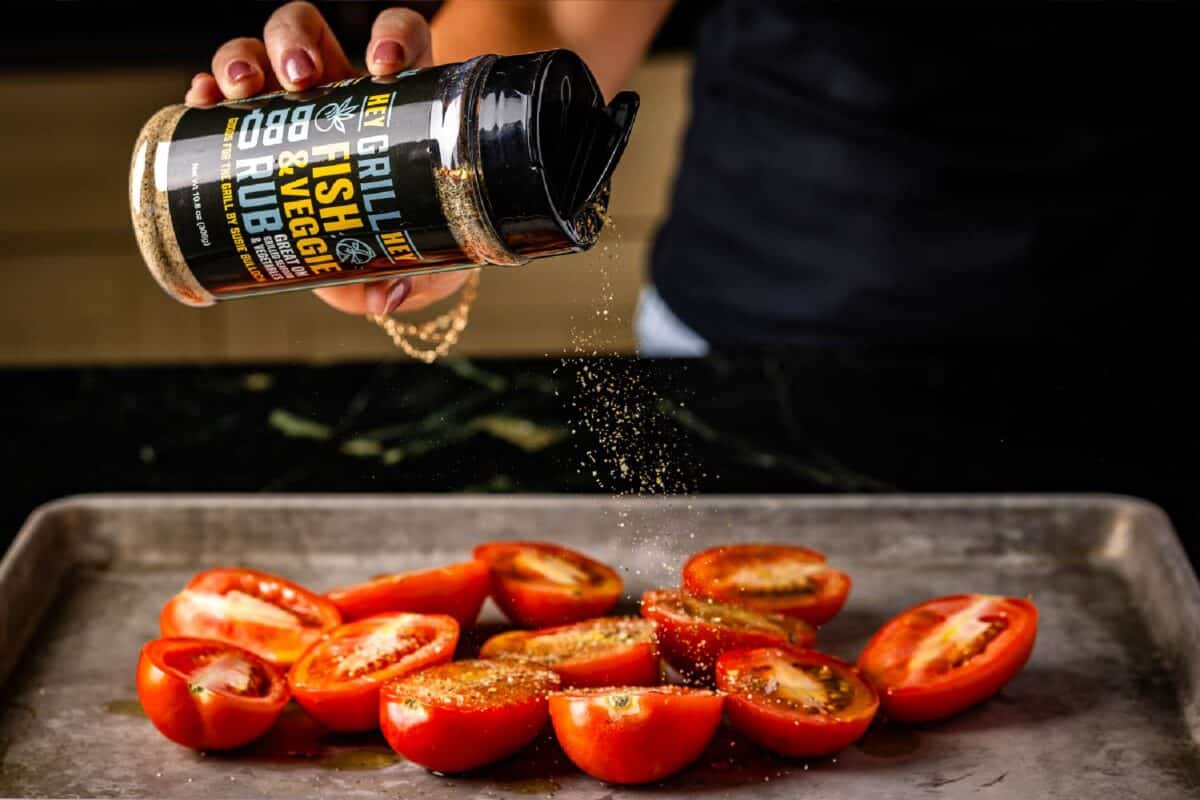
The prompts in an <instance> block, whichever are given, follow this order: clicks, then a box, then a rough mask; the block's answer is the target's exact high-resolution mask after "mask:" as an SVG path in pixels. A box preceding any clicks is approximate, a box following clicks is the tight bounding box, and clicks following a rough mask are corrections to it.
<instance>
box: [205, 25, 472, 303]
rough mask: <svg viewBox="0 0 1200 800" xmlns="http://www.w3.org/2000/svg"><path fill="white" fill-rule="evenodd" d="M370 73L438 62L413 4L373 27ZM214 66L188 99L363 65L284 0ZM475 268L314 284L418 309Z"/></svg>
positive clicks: (332, 76)
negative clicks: (257, 31) (256, 34)
mask: <svg viewBox="0 0 1200 800" xmlns="http://www.w3.org/2000/svg"><path fill="white" fill-rule="evenodd" d="M366 63H367V69H368V70H369V71H370V73H371V74H372V75H393V74H395V73H397V72H401V71H403V70H406V69H410V68H412V67H428V66H432V65H433V48H432V44H431V37H430V32H429V25H428V24H427V23H426V22H425V19H424V18H423V17H422V16H421V15H420V14H418V13H417V12H415V11H412V10H411V9H407V8H389V9H386V10H384V11H382V12H380V14H379V16H378V17H376V19H375V24H374V26H373V27H372V28H371V41H370V42H369V43H368V44H367V51H366ZM211 70H212V71H211V72H201V73H198V74H197V75H196V76H195V77H194V78H192V85H191V87H190V88H189V89H188V92H187V96H186V97H185V102H186V103H187V104H188V105H190V106H209V105H213V104H215V103H219V102H221V101H223V100H242V99H245V98H247V97H253V96H255V95H257V94H262V93H263V92H274V91H279V90H281V89H282V90H286V91H290V92H298V91H302V90H304V89H309V88H311V87H313V86H318V85H320V84H324V83H330V82H333V81H339V80H343V79H345V78H353V77H355V76H356V75H357V74H358V72H357V71H356V70H355V69H354V68H353V67H352V66H351V65H350V60H349V59H348V58H347V57H346V54H345V52H344V51H343V50H342V46H341V44H339V43H338V40H337V37H335V36H334V34H333V31H332V30H331V29H330V28H329V25H328V23H326V21H325V19H324V17H322V16H321V12H319V11H318V10H317V9H316V8H315V7H313V6H312V5H310V4H309V3H305V2H293V3H288V4H287V5H284V6H281V7H280V8H279V9H277V10H276V11H275V13H274V14H272V15H271V17H270V19H268V20H267V24H266V26H265V27H264V28H263V36H262V38H261V39H255V38H250V37H242V38H238V39H231V40H230V41H228V42H226V43H225V44H223V45H222V46H221V47H220V48H219V49H218V50H217V52H216V53H215V54H214V55H213V59H212V67H211ZM470 274H471V271H470V270H455V271H453V272H441V273H435V274H433V275H419V276H413V277H408V278H399V279H396V280H390V281H375V282H373V283H358V284H351V285H348V286H331V287H326V288H323V289H316V290H314V294H316V295H317V296H318V297H320V298H321V299H322V300H324V301H325V302H326V303H328V304H329V305H331V306H333V307H334V308H336V309H338V310H339V311H345V312H347V313H350V314H389V313H391V312H393V311H396V310H398V309H399V310H402V311H415V310H418V309H421V308H424V307H425V306H428V305H430V304H432V303H436V302H437V301H438V300H441V299H443V298H446V297H448V296H450V295H452V294H454V292H456V291H458V289H459V288H460V287H462V285H463V283H465V282H466V280H467V277H468V276H469V275H470Z"/></svg>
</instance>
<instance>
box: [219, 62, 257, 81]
mask: <svg viewBox="0 0 1200 800" xmlns="http://www.w3.org/2000/svg"><path fill="white" fill-rule="evenodd" d="M225 74H226V75H228V76H229V80H231V81H233V82H234V83H237V82H238V81H240V80H245V79H246V78H249V77H250V76H251V75H253V74H254V67H252V66H250V64H249V62H246V61H242V60H241V59H240V58H239V59H238V60H237V61H230V62H229V66H227V67H226V68H225Z"/></svg>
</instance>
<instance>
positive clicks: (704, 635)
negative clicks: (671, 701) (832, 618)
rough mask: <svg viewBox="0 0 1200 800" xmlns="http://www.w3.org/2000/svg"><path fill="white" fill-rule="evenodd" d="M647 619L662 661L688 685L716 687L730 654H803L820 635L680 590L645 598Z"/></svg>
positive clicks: (789, 622)
mask: <svg viewBox="0 0 1200 800" xmlns="http://www.w3.org/2000/svg"><path fill="white" fill-rule="evenodd" d="M642 616H643V617H645V618H646V619H649V620H652V621H653V622H654V623H655V627H656V631H655V636H656V638H657V639H658V646H659V649H660V651H661V652H662V655H663V658H665V659H666V660H667V663H668V664H670V665H671V666H673V667H674V668H675V669H676V670H678V671H679V673H680V674H681V675H682V676H683V677H684V678H685V679H686V680H688V681H689V682H711V681H712V677H713V664H714V663H715V662H716V660H717V657H718V656H720V655H721V654H722V653H724V652H726V651H729V650H743V649H747V648H752V647H771V646H777V647H790V648H796V649H801V650H804V649H807V648H809V647H812V644H813V642H814V641H815V640H816V632H815V631H814V630H813V629H812V627H811V626H810V625H809V624H808V623H806V622H804V621H803V620H799V619H795V618H793V617H785V616H781V615H778V614H760V613H758V612H756V611H752V610H750V609H747V608H743V607H741V606H735V605H730V604H727V603H720V602H717V601H715V600H708V599H704V598H700V597H694V596H692V595H690V594H688V593H687V592H683V591H679V590H678V589H656V590H653V591H649V592H646V593H645V594H644V595H642Z"/></svg>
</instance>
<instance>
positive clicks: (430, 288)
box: [387, 269, 473, 313]
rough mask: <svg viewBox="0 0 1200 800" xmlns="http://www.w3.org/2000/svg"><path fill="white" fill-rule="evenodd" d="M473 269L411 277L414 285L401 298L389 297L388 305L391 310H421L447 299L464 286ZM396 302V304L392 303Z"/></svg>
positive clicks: (393, 295) (389, 311)
mask: <svg viewBox="0 0 1200 800" xmlns="http://www.w3.org/2000/svg"><path fill="white" fill-rule="evenodd" d="M472 271H473V270H464V269H460V270H454V271H453V272H436V273H434V274H433V275H418V276H416V277H414V278H409V279H408V280H411V281H412V286H411V287H409V289H408V291H406V292H405V293H404V294H403V295H402V296H401V297H400V298H399V299H397V298H396V296H395V294H394V292H395V291H396V290H395V289H393V294H392V295H390V296H389V297H388V302H387V305H388V306H391V307H390V308H389V310H388V313H391V311H420V310H421V309H423V308H425V307H426V306H431V305H433V304H434V303H436V302H438V301H439V300H445V299H446V298H447V297H449V296H450V295H452V294H454V293H455V292H457V291H458V290H459V289H461V288H462V285H463V284H464V283H466V282H467V278H469V277H470V276H471V273H472ZM393 303H394V305H392V304H393Z"/></svg>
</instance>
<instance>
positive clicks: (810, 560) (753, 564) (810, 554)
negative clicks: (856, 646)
mask: <svg viewBox="0 0 1200 800" xmlns="http://www.w3.org/2000/svg"><path fill="white" fill-rule="evenodd" d="M683 588H684V589H686V590H687V591H689V592H691V593H692V594H694V595H698V596H700V597H710V598H712V599H713V600H720V601H721V602H723V603H736V604H737V605H742V606H746V607H747V608H752V609H754V610H755V611H761V612H764V613H771V614H785V615H787V616H789V617H799V618H800V619H802V620H804V621H805V622H807V623H809V624H810V625H824V624H825V623H826V622H828V621H829V620H831V619H833V618H834V616H836V615H837V613H838V612H839V611H841V610H842V606H843V605H845V603H846V596H847V595H849V594H850V576H849V575H847V574H846V573H844V572H838V571H837V570H835V569H832V568H831V567H830V566H829V565H828V564H826V563H825V556H823V555H821V554H820V553H818V552H817V551H816V550H809V549H808V548H807V547H795V546H791V545H781V544H730V545H725V546H723V547H714V548H712V549H710V550H704V551H702V552H699V553H697V554H696V555H694V556H692V557H691V558H690V559H688V561H687V563H686V564H684V565H683Z"/></svg>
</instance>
